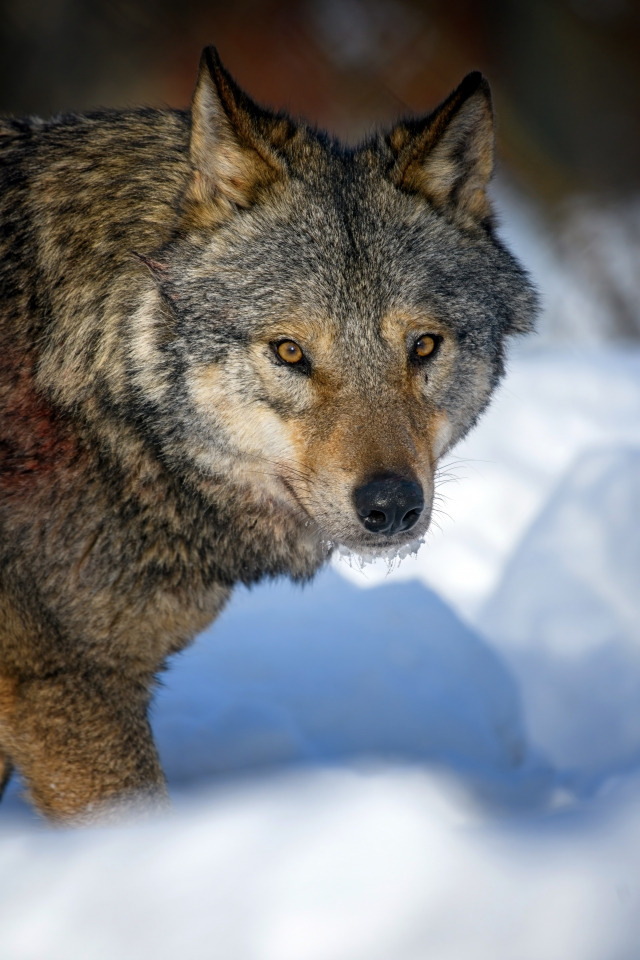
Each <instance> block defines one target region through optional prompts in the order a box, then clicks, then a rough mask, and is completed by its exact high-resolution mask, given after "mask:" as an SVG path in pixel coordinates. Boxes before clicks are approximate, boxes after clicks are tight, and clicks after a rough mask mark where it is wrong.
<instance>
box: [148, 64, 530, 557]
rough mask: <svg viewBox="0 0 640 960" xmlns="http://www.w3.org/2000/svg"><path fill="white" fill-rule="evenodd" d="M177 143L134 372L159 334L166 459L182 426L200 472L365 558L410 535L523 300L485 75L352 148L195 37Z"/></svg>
mask: <svg viewBox="0 0 640 960" xmlns="http://www.w3.org/2000/svg"><path fill="white" fill-rule="evenodd" d="M190 150H191V163H192V169H193V174H192V178H191V181H190V183H189V186H188V189H187V193H186V196H185V198H184V207H183V215H182V220H181V224H180V229H179V231H178V234H177V236H176V238H175V239H174V240H173V241H172V242H171V243H170V244H169V245H168V246H167V247H165V248H164V249H163V250H162V251H160V252H159V254H158V259H157V261H156V262H153V263H151V264H150V265H151V267H152V270H153V271H154V273H155V275H156V278H157V280H158V288H159V296H160V297H161V299H162V302H163V304H164V307H163V308H162V310H161V311H158V310H157V305H156V309H155V313H154V318H155V319H154V321H153V323H154V324H155V327H154V331H155V332H151V331H150V329H149V328H146V332H144V336H145V337H147V346H146V347H145V348H144V350H142V353H144V356H145V363H146V364H147V366H146V370H147V373H146V376H147V377H148V376H149V366H148V363H147V361H148V358H149V350H148V349H147V347H148V343H149V337H151V336H153V337H155V341H154V342H155V347H154V355H155V358H156V360H155V366H154V376H156V378H157V380H156V383H155V386H154V389H155V390H156V391H166V393H167V394H170V395H171V397H172V398H173V407H172V409H173V413H172V418H173V423H174V428H173V432H172V443H173V445H174V449H177V447H176V446H175V444H176V437H177V436H178V434H179V435H180V436H181V437H183V438H184V449H183V450H182V452H181V454H180V455H184V453H185V452H187V453H188V455H189V456H190V457H191V459H192V460H193V459H195V461H196V462H197V465H198V469H199V470H200V471H201V472H202V473H204V474H207V475H213V476H224V477H225V478H228V479H230V480H232V481H233V482H234V483H235V484H237V485H239V486H241V487H244V488H245V489H248V488H250V489H251V491H252V495H253V496H255V497H258V498H260V497H264V498H267V499H269V500H270V501H271V502H272V503H273V501H277V502H278V503H279V504H280V505H281V507H282V509H283V510H285V511H292V512H293V513H294V514H297V515H298V516H299V518H300V520H301V522H306V523H307V525H311V526H312V527H313V526H315V527H316V528H317V531H318V533H319V535H320V537H321V538H322V539H324V540H326V541H331V542H333V543H340V544H344V545H346V546H348V547H350V548H353V549H355V550H357V551H361V552H365V553H366V552H371V551H375V552H379V551H382V550H384V549H385V548H388V547H391V548H397V547H399V546H402V545H403V544H406V543H407V542H409V541H411V540H414V539H416V538H419V537H420V536H421V535H423V534H424V532H425V531H426V529H427V527H428V525H429V520H430V515H431V504H432V499H433V490H434V471H435V469H436V466H437V464H438V461H439V459H440V458H441V457H442V455H443V454H444V453H445V452H446V451H447V450H448V449H449V448H450V447H451V446H452V444H454V443H455V442H456V441H457V440H459V439H460V437H462V435H463V434H464V433H466V431H467V430H468V429H469V428H470V427H471V426H472V424H473V423H474V422H475V420H476V419H477V417H478V415H479V414H480V412H481V411H482V410H483V408H484V407H485V405H486V404H487V402H488V400H489V397H490V395H491V392H492V390H493V389H494V387H495V385H496V383H497V381H498V379H499V377H500V376H501V374H502V369H503V343H504V339H505V336H506V335H508V334H510V333H513V332H522V331H526V330H527V329H528V328H529V326H530V323H531V319H532V317H533V314H534V312H535V294H534V291H533V289H532V287H531V285H530V283H529V281H528V280H527V277H526V275H525V273H524V271H523V270H522V269H521V267H520V266H519V265H518V263H517V262H516V261H515V260H514V258H513V257H512V256H511V255H510V254H509V253H508V252H507V251H506V250H505V248H504V247H503V246H502V244H501V243H500V241H499V240H498V239H497V238H496V236H495V235H494V232H493V225H492V216H491V209H490V204H489V199H488V197H487V186H488V183H489V179H490V177H491V173H492V167H493V128H492V108H491V98H490V92H489V87H488V84H487V82H486V80H484V79H483V77H482V76H481V75H480V74H477V73H475V74H470V75H469V76H468V77H466V78H465V79H464V80H463V82H462V83H461V84H460V86H459V87H458V88H457V90H455V91H454V92H453V93H452V94H451V95H450V96H449V97H448V99H447V100H445V102H444V103H443V104H442V105H441V106H440V107H438V108H437V109H436V110H435V111H434V112H433V113H431V114H430V115H429V116H427V117H425V118H423V119H418V120H415V119H414V120H409V121H405V122H402V123H399V124H398V125H397V126H395V127H394V128H393V129H392V130H391V131H389V132H387V133H384V134H378V135H376V136H374V137H372V138H371V139H369V140H368V141H366V142H365V143H364V144H362V145H361V146H360V147H358V148H356V149H347V148H345V147H343V146H341V145H340V144H337V143H335V142H334V141H332V140H330V139H329V138H327V137H326V136H324V135H322V134H319V133H317V132H315V131H313V130H310V129H309V128H308V127H306V126H304V125H301V124H296V123H294V122H292V121H291V119H290V118H288V117H287V116H285V115H282V114H274V113H271V112H268V111H266V110H264V109H261V108H259V107H258V106H256V105H255V104H254V103H253V102H251V101H250V100H249V98H248V97H247V96H246V95H245V94H244V93H243V92H242V91H241V90H240V89H239V88H238V87H237V86H236V84H235V82H234V81H233V80H232V79H231V77H230V76H229V74H228V73H227V72H226V71H225V69H224V68H223V67H222V65H221V63H220V61H219V59H218V56H217V54H216V52H215V51H214V50H213V49H212V48H208V49H207V50H205V52H204V54H203V57H202V61H201V67H200V75H199V78H198V83H197V87H196V91H195V95H194V100H193V105H192V114H191V140H190ZM158 312H160V313H162V317H161V319H158ZM150 322H151V321H150ZM141 329H144V328H141ZM142 335H143V334H140V336H142Z"/></svg>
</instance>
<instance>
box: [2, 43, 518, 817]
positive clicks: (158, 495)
mask: <svg viewBox="0 0 640 960" xmlns="http://www.w3.org/2000/svg"><path fill="white" fill-rule="evenodd" d="M492 117H493V114H492V105H491V95H490V90H489V86H488V84H487V81H486V80H485V79H484V78H483V77H482V76H481V74H479V73H471V74H469V75H468V76H467V77H465V79H464V80H463V81H462V83H461V84H460V85H459V87H458V88H457V89H456V90H454V92H453V93H451V95H450V96H449V97H448V98H447V99H446V100H445V101H444V102H443V103H442V104H441V105H440V106H439V107H437V108H436V109H435V110H433V111H432V112H431V113H429V114H428V115H426V116H423V117H419V118H415V117H414V118H409V119H404V120H401V121H399V122H398V123H396V124H395V125H394V126H392V127H391V128H390V129H388V130H386V131H379V132H376V133H375V134H373V135H371V136H369V137H368V138H367V139H366V140H365V141H364V142H363V143H361V144H360V145H359V146H357V147H353V148H349V147H346V146H344V145H342V144H340V143H338V142H336V141H335V140H334V139H332V138H331V137H329V136H327V135H326V134H324V133H322V132H319V131H317V130H316V129H314V128H312V127H310V126H309V125H307V124H305V123H304V122H301V121H300V122H299V121H294V120H293V119H292V118H291V117H289V116H288V115H287V114H285V113H279V112H272V111H271V110H268V109H265V108H263V107H261V106H258V105H257V104H256V103H254V102H253V101H252V100H251V99H250V98H249V96H248V95H247V94H245V93H244V92H243V91H242V90H241V89H240V87H239V86H238V85H237V84H236V82H235V81H234V80H233V79H232V77H231V76H230V74H229V73H228V72H227V70H226V69H225V68H224V66H223V65H222V63H221V61H220V58H219V56H218V54H217V52H216V51H215V49H214V48H212V47H209V48H206V49H205V50H204V52H203V54H202V58H201V62H200V69H199V74H198V79H197V84H196V88H195V93H194V96H193V100H192V104H191V108H190V110H189V111H176V110H155V109H146V108H145V109H135V110H125V111H101V112H95V113H89V114H86V115H83V116H78V115H68V116H58V117H55V118H54V119H52V120H49V121H42V120H40V119H33V118H31V119H5V120H3V121H2V122H1V124H0V183H1V187H0V780H1V781H2V783H6V782H7V780H8V778H9V776H10V773H11V770H12V769H13V768H14V767H15V768H17V769H18V770H19V771H20V773H21V775H22V777H23V780H24V782H25V784H26V786H27V789H28V792H29V794H30V797H31V800H32V802H33V804H34V805H35V807H36V808H37V810H39V811H40V813H41V814H42V815H44V816H45V817H46V818H49V819H50V820H51V821H53V822H61V823H83V822H90V821H91V820H93V819H96V818H100V817H108V816H110V815H112V813H113V811H117V810H119V809H121V806H122V805H123V804H129V805H136V804H142V805H150V806H151V807H153V806H156V805H157V806H159V807H161V806H162V805H163V804H164V803H165V802H166V795H167V793H166V785H165V780H164V777H163V773H162V769H161V766H160V763H159V760H158V755H157V752H156V748H155V746H154V743H153V739H152V734H151V730H150V726H149V720H148V707H149V704H150V700H151V698H152V695H153V691H154V686H155V683H156V680H157V677H158V674H159V671H161V670H162V669H163V668H164V666H165V664H166V661H167V658H169V657H170V656H171V655H172V654H174V653H176V652H177V651H179V650H181V649H182V648H183V647H185V645H187V644H189V643H190V642H191V641H192V640H193V638H194V637H195V636H196V634H197V633H198V632H199V631H201V630H202V629H203V628H204V627H205V626H206V625H207V624H209V623H210V622H211V621H212V620H213V619H214V618H215V617H216V616H217V615H218V613H219V612H220V610H221V609H222V608H223V606H224V604H225V603H226V602H227V600H228V598H229V596H230V594H231V591H232V589H233V587H234V584H237V583H244V584H253V583H256V582H257V581H260V580H262V579H263V578H266V577H277V576H280V575H287V576H289V577H292V578H293V579H294V580H298V581H304V580H307V579H309V578H310V577H312V576H313V574H314V573H315V572H316V571H317V570H318V568H319V567H320V566H321V565H322V564H324V563H325V562H326V561H327V559H328V558H329V557H330V555H331V553H332V551H333V550H334V549H335V548H336V547H343V548H347V549H349V550H352V551H355V552H357V553H361V554H378V553H383V552H385V551H389V550H391V551H397V550H399V549H401V548H402V547H404V546H406V545H407V544H409V543H411V542H413V541H417V540H420V538H421V537H423V536H424V534H425V532H426V530H427V528H428V526H429V521H430V517H431V510H432V502H433V494H434V473H435V470H436V467H437V464H438V462H439V460H440V459H441V458H442V456H443V455H444V454H445V453H446V452H447V451H448V450H449V449H450V448H451V447H452V445H453V444H455V443H456V441H457V440H459V439H460V438H461V437H462V436H463V435H464V434H465V433H466V432H467V431H468V430H469V429H470V427H471V426H472V425H473V424H474V423H475V422H476V420H477V418H478V416H479V414H480V413H481V412H482V410H483V409H484V408H485V406H486V405H487V403H488V401H489V398H490V396H491V394H492V392H493V390H494V388H495V386H496V384H497V383H498V381H499V379H500V377H501V375H502V373H503V367H504V352H505V343H506V341H507V338H508V337H509V336H510V335H511V334H516V333H523V332H526V331H527V330H529V329H530V327H531V324H532V321H533V318H534V316H535V312H536V293H535V291H534V288H533V286H532V284H531V282H530V281H529V279H528V277H527V274H526V273H525V271H524V270H523V268H522V267H521V266H520V265H519V263H518V262H517V261H516V259H515V258H514V257H513V256H512V255H511V254H510V253H509V252H508V251H507V250H506V248H505V246H504V245H503V243H502V242H501V241H500V239H499V238H498V236H497V234H496V227H495V219H494V214H493V212H492V207H491V201H490V197H489V193H488V187H489V182H490V179H491V175H492V169H493V162H494V161H493V152H494V150H493V141H494V135H493V119H492Z"/></svg>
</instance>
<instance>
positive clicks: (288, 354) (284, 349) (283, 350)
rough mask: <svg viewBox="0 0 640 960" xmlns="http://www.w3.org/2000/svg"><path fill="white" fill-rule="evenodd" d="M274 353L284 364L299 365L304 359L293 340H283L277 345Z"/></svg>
mask: <svg viewBox="0 0 640 960" xmlns="http://www.w3.org/2000/svg"><path fill="white" fill-rule="evenodd" d="M276 353H277V354H278V356H279V357H280V359H281V360H284V361H285V363H300V361H301V360H303V359H304V353H303V352H302V350H301V349H300V347H299V346H298V344H297V343H296V342H295V341H294V340H283V341H282V343H279V344H277V346H276Z"/></svg>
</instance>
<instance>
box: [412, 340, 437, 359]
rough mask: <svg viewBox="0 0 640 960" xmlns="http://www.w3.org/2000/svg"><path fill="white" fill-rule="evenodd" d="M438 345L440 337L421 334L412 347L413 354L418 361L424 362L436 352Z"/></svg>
mask: <svg viewBox="0 0 640 960" xmlns="http://www.w3.org/2000/svg"><path fill="white" fill-rule="evenodd" d="M439 344H440V337H438V336H436V335H435V334H431V333H423V334H422V336H421V337H418V339H417V340H416V342H415V343H414V345H413V354H414V356H415V357H416V358H417V359H418V360H424V358H425V357H430V356H431V355H432V354H433V353H435V352H436V350H437V349H438V346H439Z"/></svg>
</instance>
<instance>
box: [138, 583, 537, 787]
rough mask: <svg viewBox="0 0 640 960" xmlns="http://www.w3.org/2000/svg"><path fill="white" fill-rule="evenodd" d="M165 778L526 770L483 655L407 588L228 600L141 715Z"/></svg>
mask: <svg viewBox="0 0 640 960" xmlns="http://www.w3.org/2000/svg"><path fill="white" fill-rule="evenodd" d="M153 727H154V732H155V735H156V738H157V741H158V743H159V747H160V754H161V758H162V761H163V764H164V766H165V769H166V770H167V773H168V775H169V779H170V781H174V782H176V783H184V782H186V781H193V780H196V779H201V778H202V777H204V776H207V775H210V776H213V775H215V776H218V777H219V776H221V775H223V776H224V775H229V774H230V773H234V772H238V771H241V770H242V771H248V770H251V769H252V768H265V767H273V766H279V765H282V764H291V763H294V762H324V763H335V762H353V761H358V760H361V759H363V758H387V759H388V758H395V759H401V760H405V761H422V762H424V761H426V760H428V761H432V762H433V761H438V762H442V763H446V764H447V765H453V766H455V767H461V768H465V769H468V770H483V771H487V772H488V773H489V775H499V774H500V772H501V771H503V772H510V771H512V770H513V769H514V768H516V769H518V770H524V769H527V767H526V764H524V761H525V760H526V759H527V750H526V747H525V744H524V737H523V731H522V721H521V708H520V701H519V694H518V690H517V688H516V686H515V684H514V682H513V679H512V677H511V675H510V673H509V671H508V670H506V669H505V668H504V666H503V664H502V663H501V662H500V660H499V659H498V657H496V655H495V654H494V652H493V651H492V650H491V648H490V647H489V646H488V645H487V644H486V643H485V642H484V641H483V640H481V639H480V637H479V636H478V635H477V634H475V633H474V632H472V631H471V630H470V629H469V628H468V627H466V626H465V625H464V624H463V623H461V621H460V620H459V619H458V618H457V617H456V615H455V614H454V613H453V612H452V611H451V610H450V609H449V608H448V607H447V606H446V605H445V604H444V603H443V602H442V601H441V600H440V599H439V598H438V597H436V596H435V594H434V593H432V592H431V591H430V590H428V589H426V588H425V587H424V586H422V585H421V584H419V583H396V584H389V585H387V586H383V587H381V588H380V589H379V590H375V591H362V590H359V589H358V588H357V587H354V586H353V585H352V584H350V583H348V582H347V581H345V580H344V579H343V578H341V577H338V576H337V575H336V574H335V573H334V572H333V571H332V570H327V571H325V572H324V573H322V574H321V575H320V576H319V577H318V578H317V579H316V580H315V582H314V583H313V585H312V586H311V587H309V588H305V589H301V588H299V587H295V586H293V585H292V584H290V583H288V582H279V583H275V584H270V585H265V586H263V587H261V588H260V589H257V590H253V591H247V590H243V591H239V593H238V594H237V596H236V597H234V599H233V601H232V603H231V604H230V606H229V608H228V609H227V611H226V612H225V613H224V614H223V615H222V617H221V618H220V619H219V620H218V622H217V623H216V624H215V625H214V627H213V628H212V629H211V630H210V631H207V632H206V633H205V634H203V635H202V636H201V637H200V638H199V639H198V642H197V643H196V644H195V645H194V646H193V647H191V648H190V649H189V650H188V651H186V652H185V653H184V654H183V655H181V656H180V657H179V658H178V659H177V660H175V661H174V663H173V665H172V668H171V672H170V675H169V677H168V681H167V687H166V688H164V689H161V690H160V692H159V695H158V697H157V700H156V704H155V708H154V712H153Z"/></svg>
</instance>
